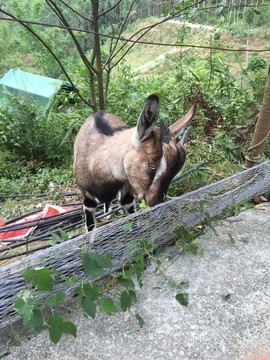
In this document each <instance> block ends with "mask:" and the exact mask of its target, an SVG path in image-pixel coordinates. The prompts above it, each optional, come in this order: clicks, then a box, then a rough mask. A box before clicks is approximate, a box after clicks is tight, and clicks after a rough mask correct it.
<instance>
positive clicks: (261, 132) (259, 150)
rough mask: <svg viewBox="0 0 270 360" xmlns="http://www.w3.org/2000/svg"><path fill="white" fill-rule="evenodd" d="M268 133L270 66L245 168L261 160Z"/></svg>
mask: <svg viewBox="0 0 270 360" xmlns="http://www.w3.org/2000/svg"><path fill="white" fill-rule="evenodd" d="M269 134H270V67H269V69H268V78H267V82H266V86H265V90H264V96H263V101H262V106H261V110H260V113H259V116H258V120H257V123H256V126H255V130H254V134H253V139H252V142H251V146H250V148H249V149H248V154H247V156H246V163H245V165H244V167H245V168H250V167H252V166H253V165H256V164H258V163H259V162H261V161H262V158H263V152H264V149H265V146H266V144H267V140H268V137H269Z"/></svg>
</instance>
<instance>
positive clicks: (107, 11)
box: [98, 0, 122, 18]
mask: <svg viewBox="0 0 270 360" xmlns="http://www.w3.org/2000/svg"><path fill="white" fill-rule="evenodd" d="M121 1H122V0H119V1H117V3H115V4H114V5H113V6H112V7H111V8H109V9H107V10H104V11H103V12H102V13H100V14H99V15H98V17H99V18H100V17H101V16H105V15H106V14H108V13H109V12H111V11H112V10H114V9H115V8H116V7H117V6H118V5H119V4H120V3H121Z"/></svg>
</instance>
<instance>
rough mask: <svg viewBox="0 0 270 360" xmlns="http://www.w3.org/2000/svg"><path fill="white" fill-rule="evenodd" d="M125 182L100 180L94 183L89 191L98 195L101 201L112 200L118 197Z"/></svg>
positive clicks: (95, 195)
mask: <svg viewBox="0 0 270 360" xmlns="http://www.w3.org/2000/svg"><path fill="white" fill-rule="evenodd" d="M123 185H124V183H123V182H121V181H114V182H102V181H101V182H100V183H98V184H93V186H92V187H90V188H89V189H87V191H88V192H89V193H90V194H91V195H93V196H94V197H96V198H97V199H98V200H99V201H100V202H111V201H112V200H113V199H115V198H116V196H117V194H118V192H119V191H120V190H121V189H122V187H123Z"/></svg>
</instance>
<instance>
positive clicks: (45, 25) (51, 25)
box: [0, 9, 270, 52]
mask: <svg viewBox="0 0 270 360" xmlns="http://www.w3.org/2000/svg"><path fill="white" fill-rule="evenodd" d="M0 12H4V11H3V10H1V9H0ZM0 20H4V21H14V22H19V23H20V22H22V23H25V24H32V25H38V26H44V27H54V28H59V29H63V30H73V31H78V32H82V33H87V34H95V32H94V31H92V30H83V29H77V28H73V27H70V26H61V25H55V24H47V23H41V22H36V21H27V20H20V19H18V18H12V19H9V18H1V17H0ZM99 36H100V37H104V38H108V39H119V40H121V41H124V42H127V43H129V42H130V43H133V44H144V45H157V46H167V47H169V46H173V47H189V48H198V49H210V50H211V49H212V50H221V51H231V52H239V51H243V49H242V48H228V47H220V46H206V45H193V44H175V43H161V42H152V41H142V40H132V39H131V38H129V39H127V38H125V37H118V36H114V35H105V34H101V33H99ZM245 51H248V52H269V51H270V50H267V49H245Z"/></svg>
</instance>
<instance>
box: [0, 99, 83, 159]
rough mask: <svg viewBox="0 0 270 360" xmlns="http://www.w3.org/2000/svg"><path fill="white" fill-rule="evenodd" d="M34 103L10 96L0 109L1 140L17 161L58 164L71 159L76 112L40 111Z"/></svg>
mask: <svg viewBox="0 0 270 360" xmlns="http://www.w3.org/2000/svg"><path fill="white" fill-rule="evenodd" d="M40 110H41V109H40V108H39V107H37V106H36V105H33V104H31V103H29V102H26V101H25V100H22V99H18V98H17V99H12V100H11V101H10V102H9V103H8V104H7V105H6V106H2V107H1V111H0V142H1V144H2V147H3V151H7V152H9V158H12V160H15V161H17V162H18V161H19V162H31V161H33V162H37V163H41V162H42V163H46V164H48V165H61V164H64V163H68V162H70V160H71V153H72V143H73V138H74V134H73V129H74V127H76V124H77V122H78V119H77V118H76V115H75V114H63V113H54V112H52V111H51V109H48V110H47V111H46V112H41V111H40Z"/></svg>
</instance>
